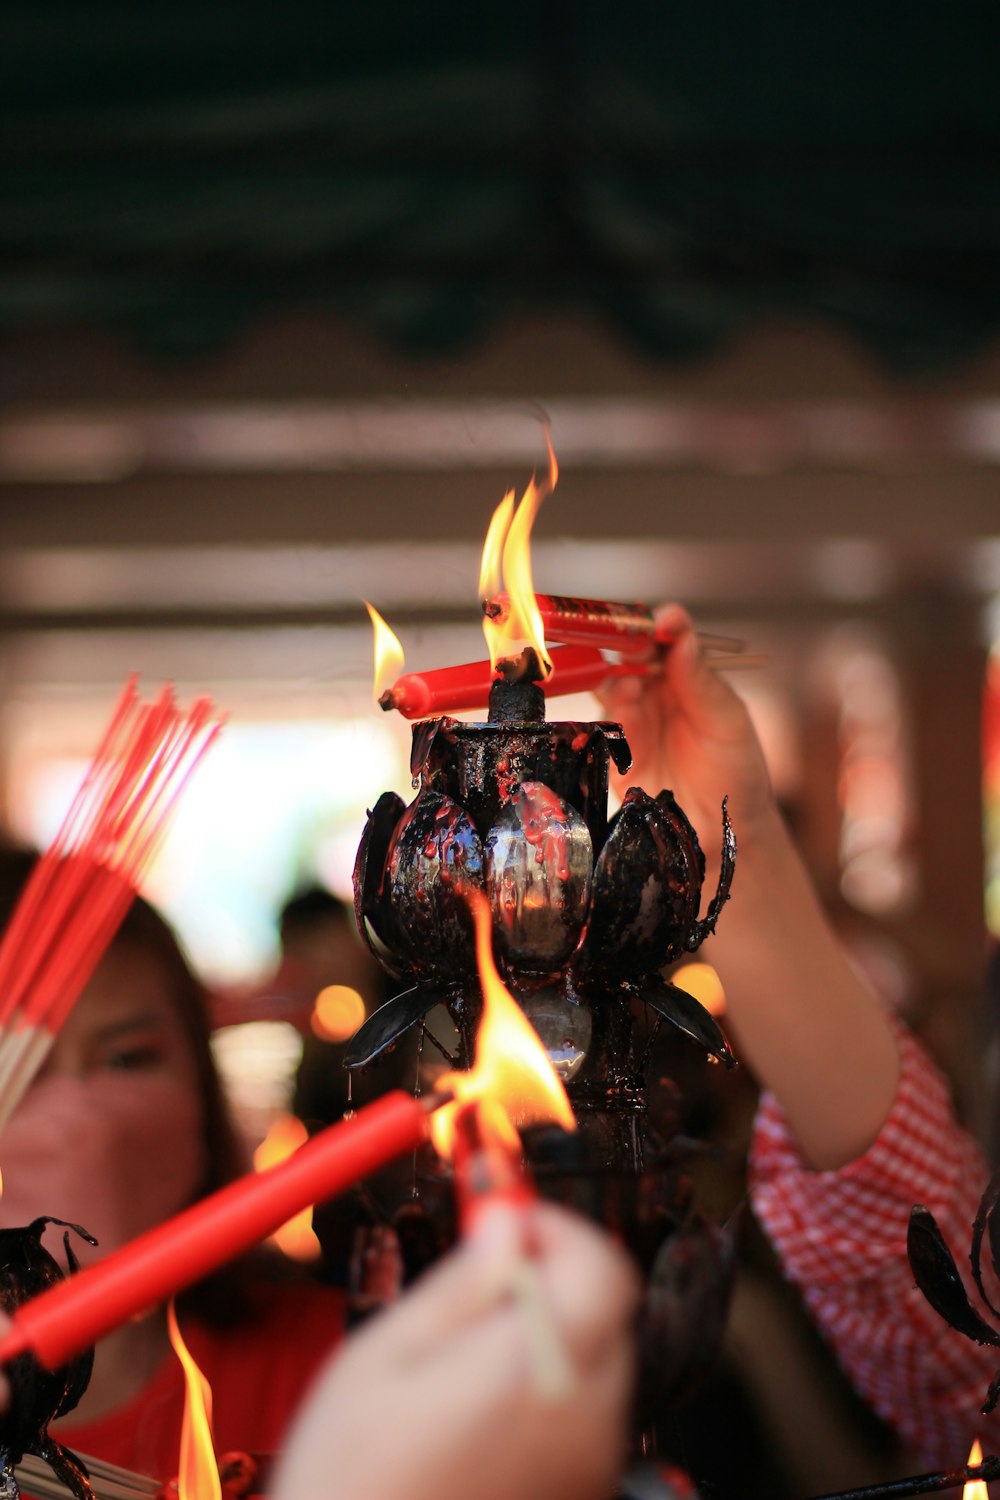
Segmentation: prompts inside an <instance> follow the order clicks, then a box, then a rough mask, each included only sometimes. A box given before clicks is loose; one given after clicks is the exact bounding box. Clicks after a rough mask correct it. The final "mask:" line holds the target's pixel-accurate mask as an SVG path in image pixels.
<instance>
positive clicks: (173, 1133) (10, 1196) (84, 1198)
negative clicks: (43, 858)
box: [0, 852, 241, 1260]
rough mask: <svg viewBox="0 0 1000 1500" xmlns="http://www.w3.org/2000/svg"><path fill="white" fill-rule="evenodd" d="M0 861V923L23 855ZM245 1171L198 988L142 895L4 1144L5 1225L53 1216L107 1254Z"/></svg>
mask: <svg viewBox="0 0 1000 1500" xmlns="http://www.w3.org/2000/svg"><path fill="white" fill-rule="evenodd" d="M0 863H2V864H3V867H4V868H3V878H0V917H2V919H3V922H4V923H5V922H6V918H7V917H8V916H9V911H10V909H12V907H13V902H14V900H16V889H19V888H20V885H21V884H23V879H24V877H25V876H26V874H27V871H28V869H29V868H30V864H31V856H28V855H22V854H20V853H18V854H17V855H15V854H13V853H12V852H8V853H5V854H4V855H3V859H2V861H0ZM18 863H19V864H20V874H21V879H20V881H17V880H16V879H15V878H14V876H15V871H16V866H17V864H18ZM15 887H16V889H15ZM4 906H6V907H7V908H8V909H7V910H3V909H2V908H3V907H4ZM240 1166H241V1162H240V1152H239V1148H238V1146H237V1142H236V1137H235V1134H234V1131H233V1128H232V1126H231V1124H230V1121H229V1117H228V1114H227V1111H226V1108H225V1103H224V1100H223V1096H222V1092H221V1088H220V1085H219V1080H218V1076H217V1074H216V1071H215V1067H214V1064H213V1061H212V1054H211V1049H210V1046H209V1023H208V1015H207V1009H206V1004H205V996H204V993H203V990H202V987H201V985H200V984H199V983H198V981H197V979H196V978H195V976H194V975H193V973H192V971H191V969H190V967H189V966H188V964H187V962H186V960H185V958H184V955H183V953H182V952H181V949H180V947H179V946H178V943H177V941H176V939H175V937H174V935H173V933H172V932H171V930H170V928H169V927H168V926H167V924H166V923H165V922H164V921H163V919H162V918H161V917H159V916H158V915H157V913H156V912H155V911H154V910H153V908H152V907H150V906H149V905H148V904H147V903H146V902H144V901H142V900H141V899H137V900H136V901H135V902H134V903H133V905H132V907H131V908H130V910H129V912H128V914H127V916H126V917H125V920H124V922H123V924H122V926H121V928H120V929H119V932H118V934H117V935H116V937H115V939H114V942H113V943H112V944H111V946H110V948H109V949H108V951H107V953H106V954H105V955H104V957H103V958H102V960H101V962H100V964H99V965H98V967H97V969H96V971H95V973H94V975H93V977H92V978H91V980H90V982H89V983H88V984H87V986H86V988H85V990H84V991H83V994H82V995H81V996H80V999H79V1000H78V1002H77V1004H76V1006H75V1008H74V1010H73V1011H72V1013H71V1014H70V1016H69V1018H68V1020H67V1021H66V1023H65V1025H64V1026H63V1028H62V1029H61V1031H60V1032H59V1035H58V1037H57V1038H56V1041H55V1045H54V1046H53V1048H52V1051H51V1052H50V1054H49V1057H48V1059H47V1061H46V1064H45V1066H44V1068H43V1069H42V1071H41V1072H40V1073H39V1075H38V1077H37V1079H36V1080H35V1082H34V1084H33V1085H32V1087H31V1088H30V1089H29V1090H28V1092H27V1094H26V1095H25V1097H24V1099H23V1100H22V1102H21V1104H20V1106H19V1108H18V1109H17V1111H16V1112H15V1114H14V1116H13V1117H12V1119H11V1121H10V1123H9V1124H8V1126H7V1127H6V1129H5V1130H4V1132H3V1135H2V1136H0V1168H2V1171H3V1176H4V1192H3V1196H2V1198H0V1224H3V1225H17V1224H24V1223H27V1222H29V1221H30V1220H31V1219H33V1218H35V1217H37V1216H39V1215H42V1214H51V1215H55V1216H57V1217H58V1218H61V1219H68V1220H71V1221H73V1222H76V1223H79V1224H82V1225H83V1226H84V1228H86V1229H87V1230H88V1231H89V1232H90V1233H91V1234H93V1235H94V1236H95V1237H96V1238H97V1239H98V1241H99V1247H98V1248H97V1249H96V1250H90V1248H89V1247H88V1246H81V1248H80V1258H81V1259H83V1260H85V1259H87V1258H88V1257H97V1256H100V1255H106V1254H108V1253H109V1251H111V1250H113V1249H115V1248H117V1247H118V1246H119V1245H121V1244H124V1243H125V1242H126V1241H127V1240H129V1239H132V1238H134V1237H135V1236H136V1235H137V1234H140V1233H142V1231H143V1230H145V1229H148V1228H150V1227H152V1225H154V1224H157V1223H159V1222H161V1221H162V1220H163V1219H166V1218H169V1217H170V1216H171V1215H173V1214H175V1213H177V1212H178V1211H179V1210H180V1209H182V1208H184V1207H186V1206H187V1205H188V1204H189V1203H191V1202H193V1201H194V1200H195V1199H197V1198H199V1197H201V1196H203V1195H204V1194H205V1193H207V1192H210V1191H212V1190H213V1189H214V1188H216V1187H218V1186H220V1185H221V1184H222V1183H223V1182H226V1181H228V1180H230V1179H231V1178H232V1177H233V1176H235V1175H236V1174H237V1173H238V1172H239V1170H240Z"/></svg>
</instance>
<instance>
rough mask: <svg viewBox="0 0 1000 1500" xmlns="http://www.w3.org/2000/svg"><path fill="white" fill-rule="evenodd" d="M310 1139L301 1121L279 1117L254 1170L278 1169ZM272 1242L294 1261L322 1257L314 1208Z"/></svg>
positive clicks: (258, 1152) (296, 1218)
mask: <svg viewBox="0 0 1000 1500" xmlns="http://www.w3.org/2000/svg"><path fill="white" fill-rule="evenodd" d="M308 1139H309V1132H308V1130H306V1127H305V1126H304V1125H303V1123H302V1121H301V1120H297V1119H296V1118H295V1116H294V1115H287V1114H283V1115H278V1116H276V1118H275V1119H274V1120H273V1121H272V1122H271V1126H270V1128H269V1130H268V1132H267V1135H266V1136H265V1137H264V1139H263V1140H262V1141H261V1143H260V1145H259V1146H258V1147H257V1149H256V1151H255V1152H254V1154H253V1165H254V1170H255V1171H256V1172H266V1171H267V1169H268V1167H276V1166H278V1165H279V1163H280V1162H283V1161H284V1160H285V1159H286V1157H289V1156H291V1154H292V1152H293V1151H297V1150H298V1149H299V1147H300V1146H304V1145H305V1143H306V1141H307V1140H308ZM271 1239H272V1240H273V1241H274V1243H275V1244H276V1245H277V1247H278V1249H279V1250H281V1251H282V1252H283V1253H284V1254H285V1255H287V1256H288V1257H289V1259H290V1260H298V1261H309V1260H316V1259H318V1257H319V1254H320V1247H319V1241H318V1240H317V1238H316V1236H315V1234H314V1233H313V1227H312V1209H311V1208H304V1209H303V1210H302V1212H301V1213H299V1214H295V1216H294V1217H293V1218H291V1219H289V1220H288V1222H287V1223H285V1224H282V1226H281V1228H280V1229H278V1230H276V1231H275V1233H274V1234H273V1235H271Z"/></svg>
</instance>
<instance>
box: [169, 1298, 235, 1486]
mask: <svg viewBox="0 0 1000 1500" xmlns="http://www.w3.org/2000/svg"><path fill="white" fill-rule="evenodd" d="M167 1331H168V1333H169V1334H170V1342H171V1344H172V1345H173V1349H174V1353H175V1354H176V1355H177V1358H178V1359H179V1360H180V1362H181V1365H182V1366H183V1368H184V1383H185V1397H184V1419H183V1421H182V1423H181V1451H180V1459H179V1461H178V1465H177V1493H178V1495H179V1496H180V1500H222V1482H221V1480H220V1479H219V1465H218V1464H217V1463H216V1460H215V1446H214V1444H213V1442H212V1388H211V1386H210V1385H209V1383H208V1381H207V1380H206V1379H205V1377H204V1375H203V1374H202V1373H201V1371H200V1370H199V1368H198V1366H197V1364H196V1363H195V1361H194V1359H193V1357H192V1355H191V1352H190V1350H189V1349H188V1347H187V1345H186V1344H185V1342H184V1340H183V1339H182V1338H181V1331H180V1329H179V1328H178V1326H177V1314H176V1313H175V1311H174V1303H173V1298H171V1299H170V1302H169V1304H168V1306H167Z"/></svg>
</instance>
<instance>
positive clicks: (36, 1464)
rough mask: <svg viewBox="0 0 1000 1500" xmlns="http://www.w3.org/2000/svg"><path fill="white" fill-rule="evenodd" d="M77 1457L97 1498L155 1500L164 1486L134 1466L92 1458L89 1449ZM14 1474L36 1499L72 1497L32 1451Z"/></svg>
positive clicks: (107, 1499) (48, 1499) (70, 1492)
mask: <svg viewBox="0 0 1000 1500" xmlns="http://www.w3.org/2000/svg"><path fill="white" fill-rule="evenodd" d="M77 1457H78V1458H79V1459H80V1462H81V1463H82V1464H83V1465H84V1467H85V1468H86V1470H87V1473H88V1474H89V1475H90V1483H91V1487H92V1489H93V1491H94V1495H95V1496H96V1500H153V1497H154V1496H156V1495H159V1494H161V1493H162V1490H163V1486H162V1484H161V1483H160V1481H159V1480H157V1479H150V1478H148V1476H147V1475H145V1474H134V1473H133V1472H132V1470H131V1469H120V1468H119V1467H118V1465H117V1464H108V1463H105V1462H104V1460H103V1459H100V1458H90V1457H88V1455H87V1454H86V1453H80V1454H78V1455H77ZM15 1474H16V1476H17V1479H18V1481H19V1483H20V1485H21V1487H22V1489H23V1491H24V1492H25V1493H26V1494H28V1495H34V1496H36V1497H37V1500H67V1497H69V1500H72V1491H71V1490H69V1489H68V1488H67V1487H66V1485H64V1484H63V1482H62V1480H60V1479H57V1478H56V1476H55V1475H54V1474H53V1472H52V1470H51V1469H50V1468H49V1466H48V1464H47V1463H45V1462H44V1461H43V1460H42V1459H40V1458H35V1457H33V1456H32V1455H31V1454H30V1453H27V1454H25V1456H24V1458H22V1459H21V1462H20V1463H19V1464H18V1465H17V1468H16V1470H15Z"/></svg>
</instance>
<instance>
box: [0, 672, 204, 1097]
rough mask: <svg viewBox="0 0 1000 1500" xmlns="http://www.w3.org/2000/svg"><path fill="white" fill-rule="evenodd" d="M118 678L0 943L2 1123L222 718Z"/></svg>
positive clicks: (200, 705)
mask: <svg viewBox="0 0 1000 1500" xmlns="http://www.w3.org/2000/svg"><path fill="white" fill-rule="evenodd" d="M213 714H214V708H213V705H212V703H211V701H210V700H209V699H208V698H199V699H198V700H197V701H196V702H195V703H194V704H193V705H192V707H191V709H190V710H188V711H186V712H184V711H182V710H181V709H179V708H178V706H177V704H176V702H175V700H174V695H173V690H172V689H171V687H170V686H169V685H167V686H165V687H164V688H163V689H162V691H161V693H160V695H159V697H158V698H157V699H156V700H155V701H153V702H150V703H144V702H142V701H141V700H140V698H139V696H138V694H137V691H136V683H135V679H134V678H131V679H130V680H129V681H128V682H127V683H126V685H125V688H124V691H123V692H122V695H121V698H120V699H119V701H118V704H117V706H116V708H115V711H114V713H113V714H112V717H111V722H110V723H109V725H108V728H107V730H106V732H105V734H104V737H103V739H102V740H101V743H100V745H99V746H98V749H97V752H96V754H95V756H94V759H93V761H92V763H91V765H90V768H89V769H88V771H87V774H86V776H85V777H84V779H83V782H82V784H81V786H80V788H79V790H78V791H77V794H76V796H75V797H74V799H73V802H72V804H71V806H70V809H69V812H68V813H67V814H66V817H65V818H64V820H63V823H62V825H61V827H60V829H59V831H58V833H57V834H56V837H55V840H54V842H53V844H52V847H51V848H50V849H48V850H47V851H46V853H45V854H43V855H42V856H41V857H40V858H39V860H38V862H37V863H36V865H35V867H34V869H33V870H32V873H31V876H30V878H29V880H28V881H27V884H26V885H25V888H24V891H23V892H22V895H21V898H20V900H19V901H18V904H17V907H16V908H15V911H14V914H13V916H12V918H11V921H10V923H9V925H8V927H7V930H6V932H5V933H4V936H3V939H2V941H0V1125H2V1124H3V1123H4V1122H5V1121H6V1120H7V1119H9V1117H10V1115H11V1113H12V1112H13V1110H14V1108H15V1107H16V1105H17V1103H18V1101H19V1099H20V1098H21V1096H22V1094H23V1093H24V1090H25V1089H26V1088H27V1086H28V1084H29V1083H30V1081H31V1079H32V1077H33V1076H34V1074H35V1072H36V1071H37V1069H38V1067H39V1066H40V1065H41V1063H42V1061H43V1060H44V1058H45V1055H46V1053H47V1052H48V1050H49V1048H50V1046H51V1045H52V1042H53V1040H54V1038H55V1036H56V1034H57V1033H58V1031H59V1029H60V1027H61V1026H62V1025H63V1023H64V1021H65V1020H66V1017H67V1016H68V1015H69V1013H70V1011H71V1010H72V1008H73V1005H74V1004H75V1003H76V1000H77V999H78V997H79V995H80V992H81V991H82V989H83V987H84V985H85V984H86V983H87V980H88V979H89V978H90V976H91V974H92V973H93V971H94V969H95V968H96V967H97V964H98V962H99V960H100V958H101V956H102V954H103V953H104V951H105V949H106V948H107V946H108V944H109V943H110V942H111V939H112V938H113V936H114V934H115V932H116V931H117V929H118V926H119V924H120V923H121V920H122V918H123V917H124V915H125V913H126V911H127V910H128V907H129V905H130V903H131V901H132V897H133V896H134V894H135V892H136V890H137V888H138V885H139V882H140V880H141V878H142V875H143V873H144V872H145V870H146V869H147V868H148V866H149V863H150V861H151V860H152V858H153V856H154V854H155V853H156V851H157V849H158V848H159V845H160V842H161V840H162V838H163V835H164V833H165V831H166V826H167V821H168V818H169V815H170V812H171V809H172V808H173V806H174V803H175V802H176V800H177V797H178V796H179V794H180V792H181V790H182V789H183V787H184V785H185V783H186V782H187V779H188V777H189V776H190V774H191V772H192V771H193V769H194V767H195V766H196V765H197V764H198V762H199V760H200V759H201V757H202V755H203V754H204V753H205V751H206V750H207V749H208V746H209V745H210V744H211V743H212V741H213V740H214V738H215V736H216V735H217V734H218V731H219V729H220V728H221V724H220V723H219V722H218V721H213Z"/></svg>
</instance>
